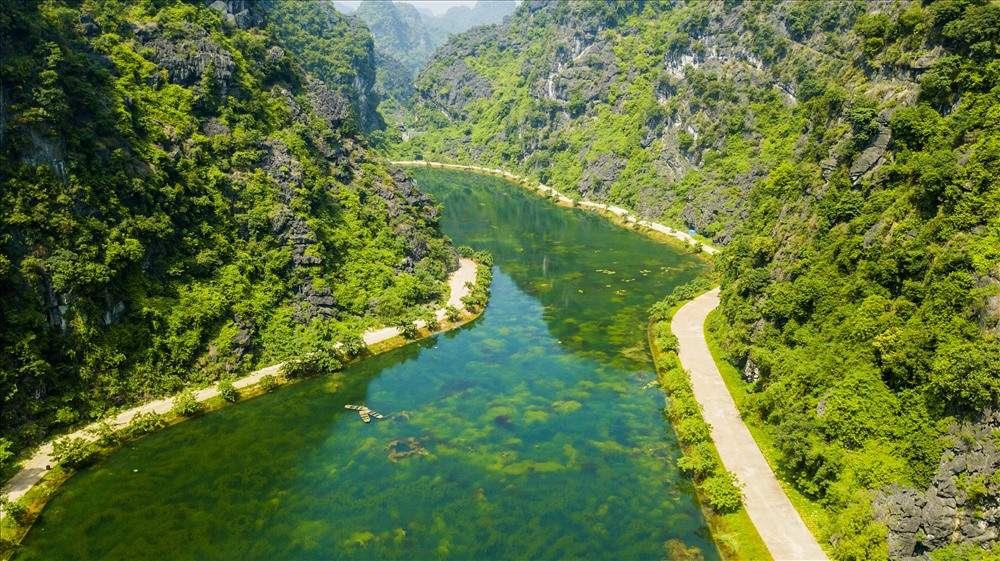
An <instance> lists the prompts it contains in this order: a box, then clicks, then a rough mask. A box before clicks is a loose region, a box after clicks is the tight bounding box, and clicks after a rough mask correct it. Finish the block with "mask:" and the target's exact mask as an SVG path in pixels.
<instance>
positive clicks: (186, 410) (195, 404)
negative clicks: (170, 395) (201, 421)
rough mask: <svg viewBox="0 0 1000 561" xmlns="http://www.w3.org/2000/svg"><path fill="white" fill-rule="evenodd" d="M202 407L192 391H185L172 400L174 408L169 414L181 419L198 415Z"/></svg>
mask: <svg viewBox="0 0 1000 561" xmlns="http://www.w3.org/2000/svg"><path fill="white" fill-rule="evenodd" d="M203 407H204V406H203V405H202V404H201V403H200V402H199V401H198V398H196V397H195V396H194V392H193V391H191V390H185V391H183V392H181V393H179V394H177V397H175V398H174V408H173V409H171V410H170V412H171V413H173V414H175V415H180V416H181V417H190V416H192V415H196V414H198V413H200V412H201V410H202V408H203Z"/></svg>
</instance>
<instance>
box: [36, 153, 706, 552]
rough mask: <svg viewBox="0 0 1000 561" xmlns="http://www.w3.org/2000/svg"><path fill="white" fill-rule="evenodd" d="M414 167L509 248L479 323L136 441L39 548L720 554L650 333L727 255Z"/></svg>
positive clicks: (88, 482) (52, 514)
mask: <svg viewBox="0 0 1000 561" xmlns="http://www.w3.org/2000/svg"><path fill="white" fill-rule="evenodd" d="M414 174H415V176H416V179H417V182H418V184H419V186H420V188H421V189H422V190H424V191H425V192H429V193H431V194H432V195H433V196H435V197H436V198H437V199H438V201H439V202H441V203H443V207H444V212H443V216H442V228H443V229H444V231H445V232H446V233H447V234H448V235H449V236H451V237H452V238H453V240H454V242H455V244H456V245H469V246H472V247H474V248H476V249H488V250H490V251H491V252H492V253H493V255H494V259H495V268H494V281H493V287H492V294H493V295H492V297H491V300H490V303H489V306H488V307H487V309H486V311H485V312H484V314H483V315H482V316H481V317H480V318H479V319H478V320H476V321H474V322H472V323H470V324H467V325H466V326H465V327H462V328H460V329H457V330H454V331H450V332H448V333H445V334H442V335H437V336H434V337H431V338H428V339H425V340H423V341H420V342H417V343H415V344H412V345H408V346H405V347H401V348H399V349H395V350H393V351H390V352H387V353H384V354H382V355H378V356H376V357H373V358H371V359H369V360H366V361H363V362H360V363H357V364H354V365H352V366H350V367H349V368H346V369H345V370H344V371H343V372H341V373H340V374H337V375H334V376H329V377H319V378H313V379H310V380H306V381H304V382H301V383H299V384H296V385H293V386H290V387H288V388H286V389H283V390H282V391H280V392H275V393H272V394H267V395H264V396H261V397H258V398H254V399H251V400H248V401H246V402H245V403H242V404H241V405H240V406H239V407H230V408H226V409H223V410H220V411H218V412H215V413H213V414H212V415H206V416H204V417H201V418H198V419H196V420H194V421H191V422H187V423H182V424H179V425H175V426H173V427H170V428H168V429H166V430H163V431H161V432H159V433H156V434H153V435H150V436H149V437H146V438H143V439H141V440H138V441H136V442H134V443H132V444H131V445H129V446H128V447H126V448H123V449H121V450H119V451H117V452H115V453H114V454H112V455H111V456H110V457H109V458H108V459H107V460H106V461H105V462H104V463H103V464H101V465H99V466H95V467H93V468H89V469H84V470H82V471H80V472H79V473H77V474H76V475H75V476H74V477H73V478H72V479H71V480H70V481H68V482H67V483H66V484H65V485H64V486H63V487H62V488H61V490H60V492H59V495H58V496H56V497H54V498H53V500H52V501H51V502H50V503H49V505H48V507H47V508H46V509H45V510H44V511H43V512H42V514H41V516H40V518H39V520H38V521H37V522H36V525H35V526H34V527H33V529H32V530H31V532H30V533H29V535H28V536H27V538H26V539H25V542H24V547H23V549H22V550H21V551H20V552H19V558H20V559H26V560H27V559H84V558H86V559H91V558H128V559H163V558H198V559H235V558H238V559H278V558H283V559H288V558H294V559H354V558H358V557H366V558H379V559H429V558H462V559H501V558H517V559H525V558H534V559H539V558H541V559H558V558H582V557H587V558H602V559H636V560H641V559H651V560H652V559H661V558H662V557H663V556H664V554H665V553H666V555H668V556H670V555H673V556H679V555H681V554H685V553H686V552H689V551H690V550H698V551H700V552H701V554H702V555H704V558H705V559H708V560H713V559H718V558H719V553H718V550H717V549H716V548H715V546H714V544H713V542H712V540H711V537H710V532H709V530H708V528H707V526H706V522H705V520H704V518H703V516H702V512H701V509H700V508H699V506H698V504H697V500H696V498H695V495H694V490H693V487H692V485H691V483H690V481H689V480H688V478H687V477H685V476H684V475H683V474H682V473H681V472H680V471H679V470H678V469H677V467H676V463H675V462H676V459H677V457H678V456H679V453H680V452H679V448H678V446H677V442H676V439H675V437H674V434H673V431H672V430H671V427H670V426H669V424H668V422H667V421H666V420H665V419H664V417H663V414H662V407H663V396H662V393H661V392H660V391H659V390H658V389H656V388H650V387H649V386H648V383H649V382H650V381H651V380H654V379H655V373H654V369H653V365H652V363H651V359H650V356H649V352H648V347H647V346H646V330H645V326H646V321H647V316H646V310H647V309H648V307H649V306H650V305H652V304H653V303H654V302H656V301H657V300H659V299H660V298H662V297H663V296H664V295H666V294H669V293H670V292H671V290H672V289H673V287H675V286H677V285H679V284H683V283H685V282H687V281H689V280H691V279H693V278H694V277H695V276H697V275H698V274H700V273H701V272H702V271H703V270H704V268H705V266H706V265H705V264H704V263H702V262H700V261H698V260H696V259H694V258H693V257H691V256H689V255H687V254H685V253H683V252H681V251H679V250H677V249H674V248H672V247H670V246H668V245H664V244H660V243H656V242H654V241H652V240H650V239H648V238H646V237H645V236H642V235H640V234H638V233H636V232H633V231H630V230H629V229H624V228H620V227H618V226H616V225H614V224H611V223H610V222H609V221H607V220H605V219H603V218H601V217H600V216H597V215H594V214H592V213H588V212H585V211H582V210H579V209H567V208H560V207H556V206H553V205H551V204H549V203H547V202H546V201H545V200H544V199H542V198H541V197H538V196H537V195H534V194H532V193H530V192H529V191H527V190H524V189H521V188H519V187H518V186H516V185H513V184H511V183H509V182H506V181H503V180H500V179H497V178H492V177H488V176H482V175H474V174H469V173H461V172H455V171H447V170H432V169H418V170H416V171H415V173H414ZM346 404H363V405H367V406H369V407H371V408H372V409H375V410H377V411H379V412H381V413H382V414H384V416H385V418H384V419H382V420H373V421H372V422H371V423H370V424H365V423H362V422H361V420H360V419H359V418H358V415H357V414H356V413H355V412H353V411H350V410H346V409H345V408H344V405H346Z"/></svg>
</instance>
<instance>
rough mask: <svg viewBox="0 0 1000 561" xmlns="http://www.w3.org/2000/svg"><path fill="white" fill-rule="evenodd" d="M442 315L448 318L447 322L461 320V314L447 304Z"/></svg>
mask: <svg viewBox="0 0 1000 561" xmlns="http://www.w3.org/2000/svg"><path fill="white" fill-rule="evenodd" d="M444 315H445V317H447V318H448V321H451V322H455V321H458V320H460V319H462V312H461V310H459V309H458V308H456V307H455V306H452V305H451V304H448V305H447V306H445V308H444Z"/></svg>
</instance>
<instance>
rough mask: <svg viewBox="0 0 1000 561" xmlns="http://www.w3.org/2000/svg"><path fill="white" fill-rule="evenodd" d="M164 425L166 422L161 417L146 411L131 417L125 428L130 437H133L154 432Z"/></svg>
mask: <svg viewBox="0 0 1000 561" xmlns="http://www.w3.org/2000/svg"><path fill="white" fill-rule="evenodd" d="M164 426H166V422H165V421H164V420H163V417H162V416H161V415H157V414H156V413H153V412H151V411H150V412H147V413H136V415H135V416H133V417H132V420H131V421H129V424H128V427H126V429H125V430H126V434H127V435H128V436H129V437H130V438H135V437H138V436H142V435H144V434H149V433H153V432H156V431H158V430H160V429H162V428H163V427H164Z"/></svg>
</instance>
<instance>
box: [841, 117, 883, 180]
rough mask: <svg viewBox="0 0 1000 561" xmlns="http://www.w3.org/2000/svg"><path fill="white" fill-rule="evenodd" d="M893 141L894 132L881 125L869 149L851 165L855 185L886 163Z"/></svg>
mask: <svg viewBox="0 0 1000 561" xmlns="http://www.w3.org/2000/svg"><path fill="white" fill-rule="evenodd" d="M891 139H892V131H890V130H889V127H888V126H886V125H885V124H884V123H881V122H880V123H879V127H878V136H876V137H875V140H873V141H872V142H871V143H870V144H869V145H868V147H867V148H865V149H864V151H863V152H861V154H860V155H859V156H858V157H857V158H856V159H855V160H854V163H853V164H851V172H850V173H851V181H853V182H854V184H855V185H857V184H858V183H860V182H861V179H862V178H863V177H864V176H865V174H867V173H868V172H870V171H872V170H874V169H875V168H877V167H878V166H880V165H882V162H884V161H885V154H886V150H887V149H888V148H889V141H890V140H891Z"/></svg>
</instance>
